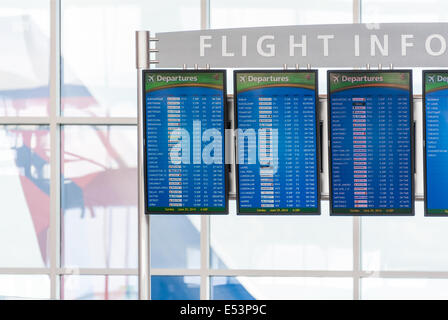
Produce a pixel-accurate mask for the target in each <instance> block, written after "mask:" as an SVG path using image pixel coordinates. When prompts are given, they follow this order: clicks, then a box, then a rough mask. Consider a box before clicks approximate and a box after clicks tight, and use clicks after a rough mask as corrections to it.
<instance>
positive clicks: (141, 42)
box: [135, 31, 151, 300]
mask: <svg viewBox="0 0 448 320" xmlns="http://www.w3.org/2000/svg"><path fill="white" fill-rule="evenodd" d="M135 52H136V60H135V61H136V68H137V107H138V109H137V115H138V118H137V119H138V122H137V123H138V129H137V130H138V134H137V137H138V138H137V141H138V144H137V145H138V158H137V181H138V205H137V208H138V279H139V281H138V296H139V299H140V300H149V299H151V272H150V256H149V246H150V220H149V219H150V218H149V215H146V214H145V191H144V189H145V188H144V168H143V166H144V161H143V155H144V150H143V148H144V146H143V107H144V101H143V88H144V83H143V70H144V69H149V67H150V64H151V61H150V56H149V54H150V33H149V31H136V32H135Z"/></svg>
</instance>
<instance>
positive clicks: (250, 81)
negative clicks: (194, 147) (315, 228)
mask: <svg viewBox="0 0 448 320" xmlns="http://www.w3.org/2000/svg"><path fill="white" fill-rule="evenodd" d="M234 89H235V110H236V125H235V127H236V128H237V133H236V134H237V190H238V192H237V194H238V199H237V202H238V213H239V214H260V215H265V214H266V215H268V214H289V215H291V214H292V215H300V214H319V213H320V205H319V181H318V154H317V130H316V119H317V117H316V103H317V73H316V72H315V71H236V72H235V73H234Z"/></svg>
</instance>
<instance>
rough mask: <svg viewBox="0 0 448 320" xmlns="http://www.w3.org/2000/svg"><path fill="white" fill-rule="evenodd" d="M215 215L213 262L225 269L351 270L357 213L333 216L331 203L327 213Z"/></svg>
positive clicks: (233, 206)
mask: <svg viewBox="0 0 448 320" xmlns="http://www.w3.org/2000/svg"><path fill="white" fill-rule="evenodd" d="M235 211H236V202H235V201H231V202H230V215H229V216H223V217H219V216H212V217H211V218H210V219H211V233H210V242H211V252H210V257H211V266H212V268H223V269H298V270H310V269H312V270H351V269H352V267H353V262H352V261H353V258H352V255H353V245H352V241H353V239H352V238H353V236H352V230H353V224H352V221H353V220H352V218H351V217H338V218H337V219H335V218H334V217H330V216H329V213H328V201H323V202H322V215H321V216H301V217H294V216H270V217H262V216H257V217H251V216H236V213H235Z"/></svg>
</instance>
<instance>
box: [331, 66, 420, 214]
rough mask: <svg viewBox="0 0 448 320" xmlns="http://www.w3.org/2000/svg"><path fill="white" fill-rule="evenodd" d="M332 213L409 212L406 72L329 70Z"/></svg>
mask: <svg viewBox="0 0 448 320" xmlns="http://www.w3.org/2000/svg"><path fill="white" fill-rule="evenodd" d="M328 81H329V84H328V87H329V102H330V103H329V117H330V169H331V174H330V187H331V207H332V209H331V210H332V212H331V213H332V214H335V215H337V214H348V215H381V214H384V215H400V214H401V215H410V214H413V182H412V175H413V169H412V168H413V159H412V133H411V123H412V118H411V117H412V116H411V115H412V110H411V83H410V81H411V73H410V71H403V72H400V71H394V72H381V71H380V72H374V71H370V72H364V71H362V72H361V71H360V72H353V71H347V72H338V71H334V72H329V73H328Z"/></svg>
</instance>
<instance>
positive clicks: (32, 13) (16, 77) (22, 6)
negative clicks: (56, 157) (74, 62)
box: [0, 0, 50, 116]
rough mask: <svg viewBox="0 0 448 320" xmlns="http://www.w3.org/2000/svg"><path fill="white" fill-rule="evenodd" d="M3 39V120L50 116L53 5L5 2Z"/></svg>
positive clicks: (0, 24) (0, 14) (39, 0)
mask: <svg viewBox="0 0 448 320" xmlns="http://www.w3.org/2000/svg"><path fill="white" fill-rule="evenodd" d="M0 35H1V36H0V38H1V39H2V41H0V52H1V53H2V58H1V59H0V116H45V115H48V109H49V106H50V105H49V92H50V90H49V84H48V79H49V70H50V67H49V61H50V38H49V36H50V1H49V0H3V1H2V2H1V4H0Z"/></svg>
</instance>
